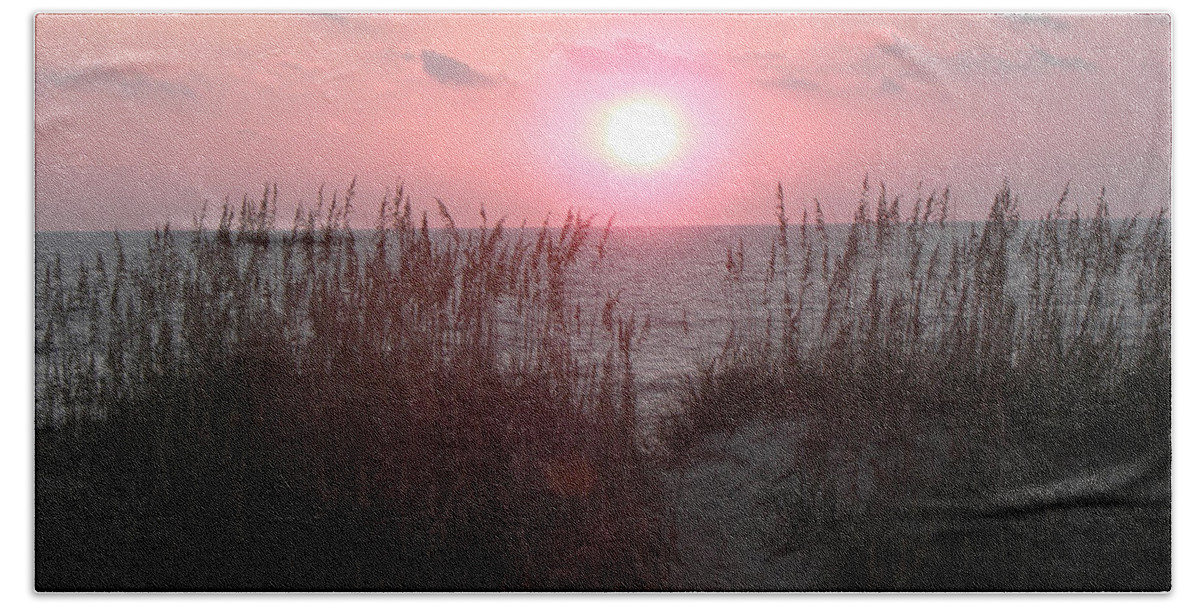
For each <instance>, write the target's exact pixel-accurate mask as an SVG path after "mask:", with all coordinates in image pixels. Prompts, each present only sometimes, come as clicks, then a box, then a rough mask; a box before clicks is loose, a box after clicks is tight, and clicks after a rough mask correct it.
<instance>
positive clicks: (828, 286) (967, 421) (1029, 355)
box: [668, 180, 1171, 589]
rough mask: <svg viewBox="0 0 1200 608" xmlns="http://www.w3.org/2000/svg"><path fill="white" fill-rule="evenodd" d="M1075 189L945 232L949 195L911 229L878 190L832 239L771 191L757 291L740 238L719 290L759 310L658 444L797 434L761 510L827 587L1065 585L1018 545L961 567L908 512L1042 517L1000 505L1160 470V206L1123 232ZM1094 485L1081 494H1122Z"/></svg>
mask: <svg viewBox="0 0 1200 608" xmlns="http://www.w3.org/2000/svg"><path fill="white" fill-rule="evenodd" d="M1068 194H1069V193H1068V192H1067V191H1066V190H1064V192H1063V194H1062V197H1061V198H1060V199H1059V200H1058V201H1057V203H1056V204H1055V205H1054V206H1053V208H1052V209H1051V210H1050V211H1049V212H1047V213H1046V214H1045V215H1044V216H1041V217H1040V218H1038V219H1035V220H1033V221H1027V220H1026V221H1023V220H1021V219H1020V216H1019V213H1018V201H1017V197H1016V195H1015V194H1014V193H1013V192H1012V191H1011V190H1010V189H1009V187H1008V186H1007V184H1006V185H1004V186H1002V187H1001V188H1000V190H999V191H998V192H997V194H996V195H995V197H994V199H993V201H992V205H991V209H990V212H989V214H988V217H987V219H986V220H985V221H983V222H950V221H948V218H947V215H948V209H949V199H950V193H949V191H948V190H944V191H942V192H940V193H936V192H935V193H932V194H928V195H923V196H921V197H919V198H918V199H916V200H915V201H913V203H912V204H911V211H910V212H909V213H908V215H907V217H904V216H902V212H901V209H902V208H907V207H908V205H907V204H902V201H901V198H900V197H899V196H895V195H889V193H888V191H887V189H886V188H885V187H884V186H883V185H880V186H879V189H878V196H877V197H873V196H872V192H871V189H870V188H869V183H868V182H867V181H866V180H864V183H863V187H862V193H861V196H860V198H859V201H858V205H857V209H856V212H855V215H854V220H853V222H852V223H851V224H849V225H848V226H844V227H838V229H839V231H840V233H839V234H837V235H836V236H835V235H834V227H831V226H826V225H825V223H824V220H823V213H822V209H821V205H820V203H819V202H815V203H814V204H813V205H812V206H804V207H803V208H802V210H801V211H800V212H799V216H800V218H801V220H800V223H799V225H798V226H795V225H792V224H790V223H789V217H788V214H787V213H785V199H784V192H783V188H782V186H780V187H779V189H778V192H777V204H778V207H777V217H778V228H779V230H778V232H777V235H776V236H775V238H774V240H773V243H772V246H771V249H770V253H769V255H768V257H767V258H766V259H765V260H759V261H757V262H758V263H759V264H761V266H765V270H764V271H763V272H762V275H761V276H762V281H761V283H758V282H756V280H755V279H752V278H751V276H752V275H753V273H752V272H750V271H747V264H746V260H745V254H744V253H743V251H744V247H743V245H742V244H740V243H739V244H738V245H737V247H736V248H734V247H730V249H729V252H728V256H727V264H726V268H727V286H728V288H729V290H730V292H731V294H733V295H732V297H733V298H734V299H735V300H739V301H741V302H743V303H744V304H743V306H744V308H743V310H748V311H750V314H748V315H746V314H743V315H742V316H738V315H736V313H735V318H734V319H733V320H734V321H735V323H734V330H733V332H731V335H730V340H729V342H728V343H727V345H726V348H725V350H724V352H723V353H721V354H720V355H719V356H717V357H715V358H714V359H713V360H712V363H711V364H710V365H708V366H707V367H705V368H703V369H701V372H700V374H699V375H698V376H697V378H696V379H695V381H694V382H693V384H692V390H691V395H690V396H689V397H688V398H687V399H686V404H685V405H686V407H685V409H684V411H683V413H682V414H681V415H679V416H677V417H675V419H674V420H673V425H672V431H671V434H670V435H669V437H668V439H669V443H670V444H671V445H673V446H674V448H675V450H676V451H677V452H678V453H679V454H680V455H681V457H683V458H685V459H686V458H687V457H688V454H689V451H688V450H689V449H690V446H692V445H693V444H694V443H695V441H696V439H697V437H699V436H702V435H704V434H708V433H712V432H724V433H732V432H734V431H735V430H736V429H737V427H738V426H739V425H740V424H741V423H742V422H743V421H746V420H748V419H750V418H753V417H761V416H767V417H771V416H789V417H795V418H799V419H800V420H802V421H803V422H804V425H805V427H804V428H805V433H804V437H803V438H802V439H801V440H800V442H799V444H798V445H797V446H796V448H795V449H796V453H795V464H794V466H793V467H792V469H791V473H789V474H788V476H787V479H781V480H778V482H779V483H778V485H777V491H778V496H774V497H768V500H776V499H777V500H778V501H779V505H780V508H781V509H782V510H783V512H784V513H786V514H787V517H786V518H785V519H786V521H788V522H790V523H789V524H788V526H787V527H786V529H784V530H781V534H780V537H779V539H777V540H778V545H779V548H780V549H779V550H780V551H782V552H785V553H791V552H802V553H807V554H809V555H812V556H813V560H814V562H815V563H816V565H815V566H814V567H817V568H820V569H823V571H824V572H825V578H823V579H820V582H819V583H818V586H819V587H823V588H832V589H866V588H870V589H897V588H931V587H932V588H955V589H969V588H991V589H999V588H1010V589H1012V588H1031V589H1032V588H1042V589H1045V588H1048V587H1047V585H1050V586H1053V585H1054V584H1057V583H1054V582H1053V581H1055V580H1057V579H1055V578H1054V576H1055V575H1052V574H1048V573H1047V572H1048V571H1046V570H1045V568H1054V565H1053V564H1055V563H1058V562H1055V561H1054V560H1053V559H1052V556H1051V555H1050V554H1049V553H1046V554H1045V555H1044V556H1043V557H1042V558H1039V559H1041V561H1039V562H1036V563H1033V564H1030V563H1029V562H1028V561H1022V560H1020V559H1017V560H1016V561H1015V562H1014V560H1012V559H1009V560H1008V561H1007V562H1005V561H1004V560H1005V558H1004V556H1005V555H1009V554H1010V551H1011V550H1013V547H1012V546H1009V545H1004V543H1006V542H1014V543H1015V542H1017V541H1014V540H1013V538H1014V537H1013V536H1012V535H1011V534H1009V535H1008V536H999V537H989V538H987V539H981V538H976V539H975V540H974V541H965V542H967V543H968V544H969V543H971V542H975V543H976V544H977V545H978V547H976V549H979V551H981V552H982V553H978V552H977V553H975V554H972V557H969V558H968V557H964V556H965V555H966V553H964V552H969V550H970V547H966V548H964V546H961V545H959V546H956V547H951V546H948V545H946V541H945V539H941V540H938V539H935V538H933V536H931V535H933V534H934V532H932V531H931V528H929V526H928V525H927V524H929V523H930V522H931V521H934V520H936V519H937V518H939V517H942V516H944V514H942V515H929V514H928V513H927V514H926V516H925V519H920V518H918V519H917V520H914V519H912V517H913V513H915V512H916V511H914V509H916V510H917V511H919V510H920V509H922V508H932V507H930V505H934V504H941V505H945V504H953V505H959V506H960V507H962V508H961V509H958V510H957V511H956V512H958V513H971V512H996V511H997V510H1001V511H1002V510H1003V509H1005V508H1012V509H1017V510H1018V511H1019V510H1020V509H1023V508H1040V507H1045V506H1046V505H1040V507H1039V505H1033V506H1030V505H1024V506H1019V505H1015V504H1009V503H1008V502H1005V501H1006V500H1007V498H1005V497H1009V496H1012V495H1013V491H1015V490H1016V489H1017V488H1020V487H1024V486H1027V485H1035V484H1037V483H1045V482H1049V481H1051V480H1054V479H1056V478H1057V477H1065V476H1069V475H1073V474H1078V473H1080V471H1087V470H1089V467H1092V469H1093V470H1094V469H1096V468H1103V467H1104V466H1107V465H1111V464H1112V463H1113V462H1122V461H1127V460H1128V461H1137V462H1139V463H1142V464H1143V465H1144V466H1141V468H1139V470H1141V471H1147V472H1148V473H1147V474H1151V473H1149V472H1153V471H1156V472H1154V473H1153V475H1158V476H1162V475H1163V473H1162V471H1163V470H1165V469H1163V468H1161V467H1163V466H1165V463H1166V462H1167V461H1168V460H1169V441H1170V431H1169V425H1170V422H1169V417H1170V414H1169V411H1170V410H1169V408H1170V378H1171V368H1170V344H1171V342H1170V316H1171V309H1170V307H1171V297H1170V264H1171V247H1170V220H1169V218H1168V216H1167V213H1166V211H1165V210H1163V211H1160V212H1158V213H1157V214H1155V215H1154V216H1152V217H1149V218H1140V219H1139V218H1131V219H1124V220H1114V219H1112V218H1111V217H1110V216H1109V212H1108V205H1107V201H1106V200H1105V193H1104V192H1103V191H1101V193H1100V195H1099V197H1098V198H1097V199H1096V200H1095V202H1094V212H1093V213H1092V214H1091V216H1090V217H1087V216H1085V215H1083V214H1081V212H1080V210H1079V208H1078V207H1076V208H1075V210H1074V211H1073V212H1070V213H1069V212H1068V211H1067V210H1066V208H1065V207H1066V205H1067V201H1068V200H1069V197H1068ZM872 198H874V201H872ZM872 203H873V204H872ZM810 217H811V218H813V221H812V222H811V223H810V221H809V218H810ZM1056 476H1057V477H1056ZM1162 481H1163V483H1167V482H1166V477H1162ZM1104 483H1105V482H1104V480H1102V479H1100V480H1098V481H1097V482H1096V483H1095V484H1094V485H1096V486H1098V487H1099V488H1100V489H1099V490H1097V492H1098V494H1094V495H1090V496H1091V497H1090V498H1087V499H1086V500H1098V499H1097V498H1096V497H1097V496H1104V497H1105V498H1104V499H1103V500H1114V501H1120V500H1124V499H1123V498H1121V495H1120V494H1119V493H1116V490H1113V493H1106V492H1107V490H1105V489H1104V486H1103V484H1104ZM1034 494H1036V492H1034ZM1070 500H1075V498H1064V499H1062V500H1061V501H1060V502H1061V503H1062V504H1068V502H1069V501H1070ZM1080 500H1084V499H1080ZM1062 504H1060V505H1057V506H1062ZM922 505H923V506H922ZM968 506H969V507H968ZM1051 508H1053V506H1052V507H1051ZM972 509H974V511H972ZM989 510H990V511H989ZM1014 512H1017V511H1014ZM1147 513H1149V512H1147ZM914 521H918V522H921V523H920V524H919V525H918V524H915V523H914ZM1165 529H1169V525H1168V526H1167V527H1166V528H1162V527H1161V522H1160V521H1157V520H1155V523H1154V524H1153V525H1152V526H1148V527H1147V528H1146V530H1145V531H1144V532H1145V534H1146V536H1147V537H1148V538H1149V537H1154V538H1157V539H1158V540H1159V541H1161V542H1159V545H1162V546H1158V545H1156V549H1155V551H1152V552H1147V554H1146V555H1147V556H1151V557H1149V558H1147V559H1158V558H1160V557H1161V556H1162V553H1161V550H1162V549H1163V547H1164V546H1169V541H1168V540H1165V539H1166V537H1165V536H1164V534H1167V533H1166V532H1164V530H1165ZM960 533H963V534H966V533H964V532H960ZM1109 533H1111V531H1109ZM980 534H982V533H980ZM1093 534H1094V533H1093ZM1050 536H1052V534H1051V533H1047V534H1046V537H1047V538H1049V537H1050ZM1077 540H1079V538H1078V537H1077V538H1074V539H1073V541H1072V542H1074V541H1077ZM1022 542H1026V541H1022ZM1028 542H1034V541H1028ZM1081 542H1088V543H1092V545H1091V546H1092V547H1093V548H1094V547H1096V546H1100V545H1102V544H1103V543H1104V542H1105V539H1102V538H1091V537H1088V538H1085V539H1084V540H1083V541H1081ZM989 543H991V544H989ZM1027 544H1028V543H1027ZM982 547H987V549H982ZM1042 550H1044V551H1050V550H1051V549H1049V548H1045V547H1043V549H1042ZM989 551H990V553H989ZM1168 555H1169V553H1168ZM1027 559H1032V558H1028V556H1027ZM964 562H969V564H968V565H965V566H964ZM1059 562H1061V560H1059ZM1159 566H1161V567H1160V568H1158V567H1159ZM1022 568H1024V569H1022ZM1039 568H1041V570H1039ZM1156 568H1158V569H1152V570H1153V571H1151V572H1149V574H1148V575H1147V577H1144V578H1143V579H1137V580H1139V581H1141V582H1135V583H1130V584H1131V585H1133V586H1134V587H1137V586H1139V585H1144V586H1145V587H1146V588H1151V587H1156V586H1157V587H1161V585H1162V582H1161V581H1162V580H1169V563H1157V562H1156ZM1135 570H1136V569H1131V570H1130V571H1135ZM1086 571H1087V568H1086V567H1083V566H1080V567H1078V568H1077V569H1076V570H1074V571H1073V572H1074V575H1073V576H1075V577H1076V579H1074V580H1075V582H1074V583H1061V584H1063V585H1064V588H1081V587H1082V588H1086V587H1088V586H1089V585H1104V584H1105V583H1103V582H1102V581H1103V580H1125V581H1129V580H1133V579H1130V578H1125V579H1122V578H1121V577H1120V575H1115V574H1114V576H1115V577H1116V578H1114V579H1096V580H1094V581H1089V579H1086ZM955 573H958V574H955ZM1039 573H1040V574H1039ZM1123 574H1125V575H1128V572H1125V573H1123ZM1141 574H1146V572H1144V571H1143V572H1141ZM1164 574H1165V575H1166V576H1167V577H1168V578H1167V579H1163V578H1162V576H1163V575H1164ZM1139 575H1140V574H1139ZM1039 576H1040V577H1041V578H1039ZM1130 576H1131V575H1130ZM1006 577H1007V578H1006ZM1080 577H1084V578H1080ZM1080 581H1082V582H1080ZM1146 581H1153V582H1150V583H1146ZM1072 585H1075V586H1074V587H1072Z"/></svg>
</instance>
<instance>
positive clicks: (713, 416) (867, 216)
mask: <svg viewBox="0 0 1200 608" xmlns="http://www.w3.org/2000/svg"><path fill="white" fill-rule="evenodd" d="M352 190H353V186H352V187H351V191H350V193H349V194H347V195H345V196H342V195H338V194H335V195H334V197H333V198H332V201H331V202H329V203H328V204H326V203H325V201H322V204H321V205H320V206H319V207H318V209H317V210H315V211H313V212H311V213H307V214H298V215H297V217H296V219H295V222H294V225H293V228H292V229H291V231H290V232H277V231H274V229H273V216H274V197H273V192H272V191H270V190H269V191H267V192H266V193H264V196H263V198H262V200H261V201H260V202H258V203H250V202H245V203H244V204H243V206H242V208H241V209H240V210H235V209H229V208H226V209H224V210H222V214H221V219H220V220H219V221H218V225H217V227H216V228H215V229H203V228H197V229H195V230H193V231H191V232H190V233H186V234H184V235H182V236H181V235H179V234H177V233H175V232H171V231H169V230H164V231H161V232H159V233H156V234H155V235H154V237H153V239H151V240H150V241H149V244H148V248H147V250H146V251H144V252H138V255H136V256H135V255H127V251H126V250H125V245H124V244H122V243H121V242H119V241H118V242H117V243H115V245H114V248H113V251H112V253H111V255H103V254H101V253H97V254H96V255H95V258H94V259H88V260H86V261H82V260H81V261H80V262H79V264H78V269H74V268H73V267H72V268H67V269H64V266H63V262H62V260H61V259H55V260H53V261H50V260H45V261H44V263H42V267H43V268H44V275H43V276H41V277H39V283H38V295H37V310H38V313H37V320H36V323H37V359H36V360H37V374H38V377H37V399H38V403H37V433H36V500H37V505H36V522H35V524H36V530H35V541H36V546H35V559H36V571H35V572H36V585H37V588H38V589H39V590H117V589H123V590H237V589H254V590H268V589H295V590H303V589H325V590H335V589H336V590H352V589H378V590H402V589H494V590H499V589H647V590H657V589H796V590H800V589H832V590H1001V589H1023V590H1067V589H1070V590H1095V589H1105V590H1164V589H1168V588H1169V587H1170V584H1171V573H1170V481H1169V479H1170V475H1169V471H1170V373H1171V368H1170V222H1169V219H1167V218H1166V216H1165V213H1164V214H1159V215H1158V216H1156V217H1153V218H1148V219H1141V220H1123V221H1115V220H1111V219H1109V218H1108V216H1107V208H1106V206H1105V203H1104V201H1103V197H1101V199H1100V201H1099V202H1098V205H1097V207H1096V212H1095V214H1094V216H1093V217H1091V218H1086V219H1085V218H1080V216H1079V213H1078V211H1076V212H1075V213H1074V214H1073V215H1068V214H1067V213H1066V212H1064V211H1063V203H1064V202H1065V200H1066V195H1065V194H1064V200H1063V201H1060V203H1059V205H1058V206H1057V209H1056V210H1055V211H1052V212H1051V213H1049V214H1048V215H1047V216H1046V217H1044V218H1042V219H1040V220H1037V221H1032V222H1031V221H1018V218H1017V214H1016V202H1015V198H1014V197H1013V196H1012V194H1011V193H1010V192H1008V190H1007V188H1004V189H1003V190H1002V191H1001V192H1000V193H999V194H998V195H997V197H996V200H995V204H994V206H993V210H992V214H991V217H990V219H989V220H988V221H987V222H983V223H979V224H963V223H959V224H953V223H950V222H947V221H946V217H945V216H946V207H947V199H948V194H946V193H943V195H942V196H941V197H936V196H930V197H928V198H926V199H923V200H918V201H916V206H915V207H913V210H912V212H911V213H910V214H909V215H908V217H907V218H902V214H901V212H900V210H899V209H900V201H899V199H898V198H892V199H889V198H888V196H887V195H886V193H885V192H883V191H882V189H881V192H880V196H879V199H878V203H877V205H875V212H874V213H869V212H868V211H869V209H870V206H869V205H868V203H867V195H868V192H867V188H866V186H865V185H864V190H863V197H862V201H861V204H860V207H859V213H858V214H857V216H856V219H855V222H854V223H853V224H852V225H850V226H845V227H837V231H836V233H837V234H836V235H835V234H834V233H835V230H833V227H827V226H825V224H824V223H823V221H822V218H821V210H820V208H819V206H818V207H816V208H814V209H813V210H812V211H813V213H814V221H813V222H812V223H810V222H809V217H808V214H809V210H808V209H805V210H804V211H803V215H802V221H801V222H800V224H799V226H793V225H789V223H788V218H787V217H786V215H785V213H784V206H783V192H782V190H780V192H779V195H780V199H779V200H780V208H779V228H780V229H779V232H778V234H777V236H776V237H775V238H774V239H773V242H772V243H771V246H770V253H769V257H768V258H767V259H766V260H762V261H761V262H762V264H761V267H760V268H759V270H758V271H756V270H755V268H756V266H755V263H756V260H754V259H748V256H747V254H746V250H745V246H744V244H740V243H739V244H736V245H734V244H732V243H731V244H730V248H729V251H728V254H727V257H726V260H724V262H725V264H724V266H725V274H724V276H721V277H714V280H718V281H723V284H724V289H725V293H726V296H727V298H728V301H729V302H730V306H729V308H728V310H729V313H728V315H729V319H728V320H729V322H730V323H731V325H730V327H731V328H732V329H731V331H730V332H729V339H728V340H727V341H726V345H725V347H724V348H723V349H722V350H721V352H713V353H710V354H708V355H707V357H706V361H705V363H704V364H703V365H701V367H700V369H699V370H698V372H697V373H696V374H695V375H694V376H693V377H692V379H691V381H690V382H688V383H687V387H688V390H687V391H685V392H686V394H682V395H675V398H676V400H677V401H678V403H679V405H678V407H677V408H675V409H674V410H672V411H670V412H665V413H661V415H662V420H661V421H660V424H655V425H654V426H653V428H655V429H657V430H656V431H655V432H654V433H653V434H651V435H650V436H649V437H647V433H646V432H645V430H644V429H641V428H639V421H640V420H643V419H645V418H646V417H647V414H646V412H640V413H639V412H637V392H636V390H635V387H636V386H637V384H636V373H637V365H636V364H635V362H636V361H637V357H636V356H635V355H636V352H635V351H636V350H637V346H638V344H639V343H640V340H639V337H640V334H643V333H645V332H648V331H651V328H650V327H649V323H648V321H646V322H640V323H639V322H635V319H636V317H635V316H634V314H633V312H632V311H630V310H627V309H626V307H625V306H623V305H622V304H621V302H620V300H619V294H611V295H610V296H609V297H607V298H604V299H603V301H601V302H597V303H596V305H595V306H592V305H590V304H587V303H585V304H584V305H581V303H580V302H578V301H575V300H574V299H573V297H572V293H573V292H572V290H571V287H572V285H574V284H576V283H578V282H579V281H580V280H581V277H584V276H585V273H591V272H597V271H601V272H602V271H603V270H602V262H603V259H604V254H603V253H602V252H603V251H604V248H605V246H606V243H607V240H608V239H607V237H608V231H607V230H605V231H604V234H603V235H602V236H601V237H600V238H599V239H590V238H589V237H590V232H591V226H590V222H588V221H586V220H584V219H582V218H579V217H575V216H573V215H572V216H568V218H567V219H566V220H565V222H564V223H563V224H562V226H561V227H554V228H551V227H549V226H543V227H542V229H541V230H533V231H530V230H517V231H511V230H510V231H505V230H504V228H503V226H502V223H496V224H494V225H490V226H489V224H488V223H487V221H486V217H485V218H483V222H482V225H483V227H482V228H479V229H474V230H472V229H461V228H457V227H455V226H454V223H453V220H452V219H451V218H450V216H449V214H448V213H446V212H445V209H444V207H443V208H441V214H440V215H441V217H440V220H439V222H440V223H441V224H443V225H442V226H441V227H440V229H436V230H435V229H430V228H429V227H428V225H427V221H426V220H425V218H424V217H421V218H415V217H414V216H413V214H412V212H411V210H410V207H409V204H408V201H407V198H406V197H405V196H404V195H403V192H397V193H395V195H394V196H391V197H389V198H388V199H387V200H385V202H384V204H383V205H382V206H381V207H380V213H379V222H378V227H377V229H376V230H375V231H374V232H373V233H370V234H369V235H368V234H365V233H362V232H355V231H351V230H349V228H348V225H347V220H346V218H347V213H348V207H349V204H350V202H351V200H352ZM364 238H365V239H367V240H369V242H368V243H363V242H356V239H357V240H358V241H361V240H362V239H364ZM39 255H40V254H39ZM749 257H750V258H752V257H753V256H752V255H751V256H749ZM581 260H584V261H583V262H581ZM598 269H599V270H598ZM682 323H683V327H684V328H685V331H686V328H687V319H686V316H685V318H684V319H683V321H682Z"/></svg>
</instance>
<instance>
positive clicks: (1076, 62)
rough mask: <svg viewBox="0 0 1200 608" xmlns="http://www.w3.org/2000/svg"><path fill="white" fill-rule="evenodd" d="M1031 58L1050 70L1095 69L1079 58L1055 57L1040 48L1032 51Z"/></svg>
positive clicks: (1090, 63) (1093, 65)
mask: <svg viewBox="0 0 1200 608" xmlns="http://www.w3.org/2000/svg"><path fill="white" fill-rule="evenodd" d="M1033 56H1034V57H1035V58H1036V59H1037V60H1038V61H1039V62H1041V64H1042V65H1044V66H1047V67H1052V68H1061V69H1068V70H1087V69H1091V68H1093V67H1095V64H1093V63H1092V62H1090V61H1088V60H1087V59H1083V58H1080V57H1071V56H1067V55H1055V54H1054V53H1051V52H1050V51H1047V50H1046V49H1044V48H1041V47H1035V48H1034V49H1033Z"/></svg>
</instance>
